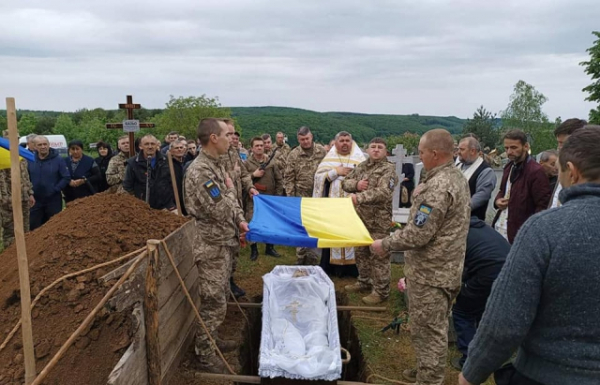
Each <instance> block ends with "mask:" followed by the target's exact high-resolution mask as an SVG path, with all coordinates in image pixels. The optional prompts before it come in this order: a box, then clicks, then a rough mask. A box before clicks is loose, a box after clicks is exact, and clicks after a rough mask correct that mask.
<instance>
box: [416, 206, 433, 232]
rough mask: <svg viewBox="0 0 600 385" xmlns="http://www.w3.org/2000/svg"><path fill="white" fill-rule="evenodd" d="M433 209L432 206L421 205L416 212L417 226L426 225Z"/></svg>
mask: <svg viewBox="0 0 600 385" xmlns="http://www.w3.org/2000/svg"><path fill="white" fill-rule="evenodd" d="M432 210H433V209H432V208H431V207H430V206H427V205H420V206H419V209H418V210H417V212H416V214H415V219H414V224H415V226H417V227H423V226H425V223H427V220H428V219H429V215H430V214H431V211H432Z"/></svg>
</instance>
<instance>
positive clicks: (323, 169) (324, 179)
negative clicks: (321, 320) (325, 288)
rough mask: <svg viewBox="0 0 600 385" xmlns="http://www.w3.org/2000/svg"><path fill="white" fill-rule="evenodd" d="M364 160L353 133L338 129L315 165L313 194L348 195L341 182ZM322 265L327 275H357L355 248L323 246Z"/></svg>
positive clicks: (327, 195)
mask: <svg viewBox="0 0 600 385" xmlns="http://www.w3.org/2000/svg"><path fill="white" fill-rule="evenodd" d="M364 161H365V155H364V154H363V152H362V150H361V149H360V147H359V146H358V145H357V144H356V142H354V141H353V140H352V135H350V133H349V132H346V131H340V132H338V133H337V134H336V136H335V145H334V146H333V147H332V148H331V150H329V152H328V153H327V155H325V158H324V159H323V160H322V161H321V163H320V164H319V166H318V167H317V172H316V173H315V184H314V190H313V197H315V198H341V197H345V196H347V195H348V193H346V192H345V191H344V190H343V189H342V182H343V181H344V178H345V177H346V175H348V174H349V173H350V171H352V170H353V169H354V167H356V166H357V165H358V164H360V163H362V162H364ZM320 265H321V267H322V268H323V270H325V272H326V273H327V274H334V273H335V275H337V276H339V277H341V276H344V275H350V276H353V277H356V276H357V275H358V270H357V269H356V260H355V258H354V248H353V247H346V248H343V249H340V248H333V249H323V251H322V255H321V264H320Z"/></svg>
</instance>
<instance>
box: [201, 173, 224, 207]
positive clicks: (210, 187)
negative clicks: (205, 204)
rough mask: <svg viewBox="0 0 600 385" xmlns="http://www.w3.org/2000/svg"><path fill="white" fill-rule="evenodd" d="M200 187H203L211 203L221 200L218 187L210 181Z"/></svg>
mask: <svg viewBox="0 0 600 385" xmlns="http://www.w3.org/2000/svg"><path fill="white" fill-rule="evenodd" d="M202 186H204V189H205V190H206V191H207V192H208V195H209V196H210V199H212V200H213V202H219V201H220V200H221V199H223V196H222V195H221V189H220V188H219V185H217V184H216V183H215V182H214V181H213V180H212V179H209V180H207V181H206V182H204V183H203V184H202Z"/></svg>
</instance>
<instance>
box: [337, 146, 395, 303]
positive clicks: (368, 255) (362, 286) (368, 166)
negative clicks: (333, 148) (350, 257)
mask: <svg viewBox="0 0 600 385" xmlns="http://www.w3.org/2000/svg"><path fill="white" fill-rule="evenodd" d="M367 153H368V154H369V159H367V160H366V161H364V162H362V163H360V164H359V165H358V166H356V168H355V169H353V170H352V171H350V174H348V175H347V176H346V179H344V181H343V182H342V188H343V189H344V191H346V192H348V193H351V194H350V197H351V198H352V202H353V203H354V205H355V206H356V212H357V213H358V216H359V217H360V219H362V221H363V223H364V224H365V226H366V228H367V230H369V233H370V234H371V237H372V238H373V239H381V238H384V237H386V236H387V235H388V234H389V230H390V224H391V223H392V198H393V194H394V188H395V187H396V185H397V184H398V175H396V167H395V165H394V164H393V163H390V162H389V161H388V160H387V158H386V155H387V150H386V144H385V141H384V140H383V139H381V138H374V139H372V140H371V142H369V148H368V149H367ZM355 251H356V267H357V268H358V282H356V283H355V284H354V285H348V286H346V287H345V289H346V291H348V292H351V293H355V292H361V291H370V292H371V294H369V295H368V296H366V297H364V298H363V299H362V300H363V302H365V303H367V304H369V305H375V304H378V303H380V302H383V301H385V300H386V299H387V298H388V297H389V295H390V278H391V276H390V275H391V261H390V253H389V252H386V253H384V254H383V255H378V254H375V253H372V252H371V250H370V249H369V247H357V248H356V249H355Z"/></svg>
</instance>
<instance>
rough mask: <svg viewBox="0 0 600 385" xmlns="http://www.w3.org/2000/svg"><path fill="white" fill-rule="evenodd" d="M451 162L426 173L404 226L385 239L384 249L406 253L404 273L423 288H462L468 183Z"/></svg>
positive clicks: (467, 213)
mask: <svg viewBox="0 0 600 385" xmlns="http://www.w3.org/2000/svg"><path fill="white" fill-rule="evenodd" d="M461 176H462V173H461V172H460V170H458V169H457V168H456V167H454V164H453V162H448V163H446V164H444V165H441V166H438V167H436V168H434V169H431V170H429V171H428V172H427V179H426V180H425V182H424V183H423V184H422V187H421V190H420V191H419V192H418V193H416V194H415V195H414V196H413V205H412V208H411V209H410V216H409V219H408V223H407V224H406V226H405V227H403V228H402V229H400V230H397V231H396V232H395V233H394V234H393V235H392V236H390V237H387V238H385V239H384V240H383V248H384V250H388V251H389V250H407V251H406V253H405V259H406V265H405V267H404V273H405V274H406V278H408V279H409V280H415V282H418V283H420V284H423V285H429V286H435V287H444V288H458V287H459V286H460V281H461V275H462V270H463V264H464V259H465V251H466V247H467V233H468V231H469V218H470V212H471V209H470V202H471V199H470V194H469V186H468V185H467V180H466V179H465V177H464V176H463V177H462V178H461Z"/></svg>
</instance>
